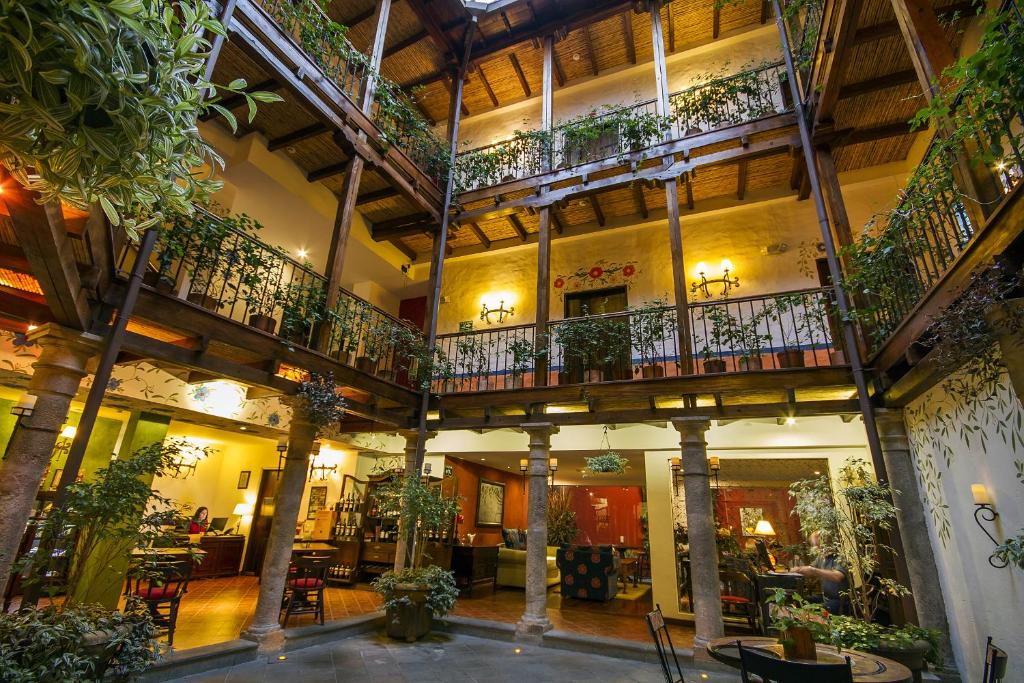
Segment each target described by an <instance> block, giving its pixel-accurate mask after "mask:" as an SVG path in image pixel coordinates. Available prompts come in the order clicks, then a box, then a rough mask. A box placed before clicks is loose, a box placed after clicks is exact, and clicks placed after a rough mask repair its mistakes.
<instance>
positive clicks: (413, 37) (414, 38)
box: [382, 31, 427, 59]
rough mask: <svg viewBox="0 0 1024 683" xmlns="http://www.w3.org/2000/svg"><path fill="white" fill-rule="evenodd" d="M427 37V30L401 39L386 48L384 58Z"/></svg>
mask: <svg viewBox="0 0 1024 683" xmlns="http://www.w3.org/2000/svg"><path fill="white" fill-rule="evenodd" d="M426 37H427V32H426V31H418V32H416V33H414V34H412V35H411V36H409V37H408V38H405V39H404V40H400V41H398V42H397V43H395V44H394V45H392V46H391V47H387V48H384V53H383V57H382V58H383V59H387V58H388V57H391V56H392V55H396V54H398V53H399V52H401V51H402V50H404V49H406V48H409V47H412V46H413V45H415V44H416V43H419V42H420V41H422V40H423V39H425V38H426Z"/></svg>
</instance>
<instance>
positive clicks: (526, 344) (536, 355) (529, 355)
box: [505, 337, 548, 389]
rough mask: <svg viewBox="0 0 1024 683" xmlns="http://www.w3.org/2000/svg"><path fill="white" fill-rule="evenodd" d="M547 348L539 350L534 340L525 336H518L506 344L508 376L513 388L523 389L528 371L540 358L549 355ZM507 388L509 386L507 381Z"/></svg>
mask: <svg viewBox="0 0 1024 683" xmlns="http://www.w3.org/2000/svg"><path fill="white" fill-rule="evenodd" d="M547 353H548V352H547V350H545V349H541V350H539V351H538V350H537V349H536V348H534V345H533V341H532V340H529V339H526V338H525V337H517V338H516V339H514V340H512V341H510V342H509V343H508V344H507V345H506V346H505V357H506V359H508V361H509V363H508V366H507V367H508V372H509V374H508V377H510V378H511V380H512V382H511V383H512V386H511V388H512V389H522V388H523V384H524V380H525V376H526V372H527V370H531V369H533V368H534V367H535V363H536V361H537V360H538V359H540V358H544V357H546V356H547ZM505 388H506V389H508V388H509V386H508V384H507V383H506V386H505Z"/></svg>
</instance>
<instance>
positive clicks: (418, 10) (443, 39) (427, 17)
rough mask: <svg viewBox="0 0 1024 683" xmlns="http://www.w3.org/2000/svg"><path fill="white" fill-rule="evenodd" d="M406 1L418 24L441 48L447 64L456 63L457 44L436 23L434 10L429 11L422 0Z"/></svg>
mask: <svg viewBox="0 0 1024 683" xmlns="http://www.w3.org/2000/svg"><path fill="white" fill-rule="evenodd" d="M406 2H408V3H409V8H410V9H411V10H412V11H413V14H415V15H416V19H418V20H419V22H420V24H422V25H423V28H424V29H426V32H427V33H428V34H429V35H430V39H431V40H433V41H434V43H435V44H436V45H437V47H438V49H439V50H441V54H442V56H443V58H444V61H445V62H447V63H449V64H455V63H458V58H457V57H456V56H455V55H457V54H458V51H457V46H456V45H455V42H454V41H452V39H451V38H450V37H449V36H448V34H447V33H446V32H445V30H444V28H442V27H441V25H440V24H438V23H437V13H436V11H431V10H430V9H429V8H427V7H426V4H425V3H424V2H423V0H406Z"/></svg>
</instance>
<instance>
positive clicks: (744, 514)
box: [740, 508, 764, 536]
mask: <svg viewBox="0 0 1024 683" xmlns="http://www.w3.org/2000/svg"><path fill="white" fill-rule="evenodd" d="M763 517H764V508H740V528H741V529H743V535H744V536H753V535H754V529H755V528H757V520H759V519H761V518H763Z"/></svg>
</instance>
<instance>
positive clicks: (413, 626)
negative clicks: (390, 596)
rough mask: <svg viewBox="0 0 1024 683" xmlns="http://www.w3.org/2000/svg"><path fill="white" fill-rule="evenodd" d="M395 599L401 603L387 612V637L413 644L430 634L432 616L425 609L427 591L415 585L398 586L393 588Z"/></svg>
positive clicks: (428, 610) (426, 608) (427, 609)
mask: <svg viewBox="0 0 1024 683" xmlns="http://www.w3.org/2000/svg"><path fill="white" fill-rule="evenodd" d="M395 597H397V598H402V599H403V601H402V604H398V605H395V606H393V607H389V608H388V610H387V618H386V623H387V634H388V636H390V637H392V638H397V639H398V640H404V641H405V642H407V643H413V642H416V641H417V640H419V639H420V638H422V637H423V636H425V635H427V634H428V633H430V625H431V622H432V621H433V616H432V615H431V613H430V608H429V607H427V589H426V588H423V587H421V586H417V585H415V584H399V585H397V586H395Z"/></svg>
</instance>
